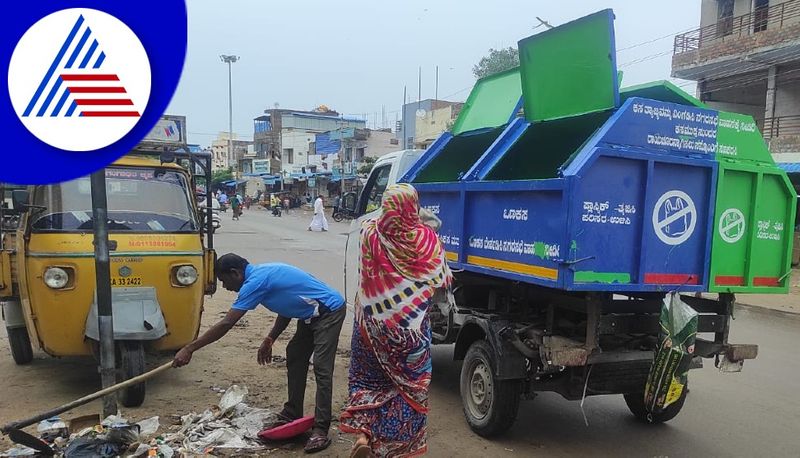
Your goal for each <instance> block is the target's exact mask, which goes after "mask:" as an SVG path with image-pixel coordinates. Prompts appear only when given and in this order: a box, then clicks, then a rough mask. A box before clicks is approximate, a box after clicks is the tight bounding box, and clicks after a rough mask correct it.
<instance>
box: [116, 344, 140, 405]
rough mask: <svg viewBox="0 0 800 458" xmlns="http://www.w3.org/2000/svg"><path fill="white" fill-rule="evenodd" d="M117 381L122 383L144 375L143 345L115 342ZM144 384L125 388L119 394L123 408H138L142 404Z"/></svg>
mask: <svg viewBox="0 0 800 458" xmlns="http://www.w3.org/2000/svg"><path fill="white" fill-rule="evenodd" d="M117 361H118V364H117V367H118V369H119V371H118V374H119V375H118V381H119V382H122V381H125V380H128V379H131V378H133V377H136V376H137V375H141V374H144V371H145V356H144V344H143V343H142V342H137V341H121V342H117ZM144 396H145V382H142V383H138V384H136V385H133V386H130V387H128V388H125V389H124V390H122V391H120V393H119V402H120V403H121V404H122V405H123V406H125V407H139V406H140V405H142V403H143V402H144Z"/></svg>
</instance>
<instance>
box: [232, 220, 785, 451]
mask: <svg viewBox="0 0 800 458" xmlns="http://www.w3.org/2000/svg"><path fill="white" fill-rule="evenodd" d="M308 219H310V214H308V213H306V214H305V216H300V215H294V216H292V215H289V216H285V217H283V218H273V217H270V216H267V215H266V214H265V212H253V211H251V212H249V213H248V215H247V216H246V217H244V218H242V219H241V220H240V221H238V222H231V223H229V222H228V221H225V222H224V223H225V226H224V227H223V229H222V231H221V232H220V235H219V248H220V253H222V252H224V251H226V250H232V251H241V252H246V253H247V255H248V256H249V257H250V258H251V259H252V260H253V261H256V262H260V261H268V260H281V261H286V262H291V263H294V264H296V265H298V266H300V267H303V268H305V269H307V270H309V271H311V272H313V273H314V274H315V275H318V276H319V277H320V278H321V279H323V280H325V281H327V282H329V283H330V284H331V285H334V286H337V287H341V285H342V281H341V271H342V267H341V266H342V263H343V260H342V252H343V247H344V241H345V238H346V237H345V236H344V235H342V234H343V233H345V232H346V230H347V225H345V224H336V223H333V222H332V221H331V231H330V232H328V233H309V232H306V231H305V225H306V224H307V220H308ZM276 244H279V245H278V247H276ZM346 329H347V328H346ZM798 340H800V315H791V314H783V313H778V312H772V311H764V310H761V309H756V308H750V307H747V308H744V307H742V308H740V309H739V310H738V312H737V314H736V320H735V321H734V323H733V326H732V331H731V341H732V342H739V343H757V344H759V346H760V354H759V357H758V359H756V360H754V361H748V362H747V363H746V364H745V368H744V371H743V372H742V373H738V374H724V373H720V372H719V371H718V370H717V369H715V368H714V367H713V362H712V361H710V360H708V361H707V362H706V367H705V368H703V369H700V370H695V371H693V372H692V373H691V375H690V387H691V391H690V395H689V397H688V399H687V403H686V406H685V407H684V409H683V411H682V412H681V414H680V415H679V416H678V417H677V418H675V419H674V420H673V421H672V422H670V423H669V424H666V425H660V426H648V425H642V424H639V423H638V422H636V421H634V420H633V417H632V416H631V415H630V414H629V413H628V410H627V407H626V406H625V403H624V401H623V400H622V397H621V396H602V397H592V398H588V399H587V400H586V402H585V404H584V410H585V413H586V417H587V420H588V422H589V426H588V427H587V426H586V425H585V423H584V420H583V415H582V413H581V409H580V405H579V403H578V402H570V401H566V400H564V399H563V398H561V397H560V396H558V395H556V394H552V393H544V394H542V395H540V396H538V397H537V398H536V399H535V400H533V401H526V402H524V403H523V405H522V406H521V408H520V412H519V417H518V419H517V422H516V424H515V425H514V427H513V428H512V429H511V430H510V431H509V433H508V434H507V435H506V436H504V437H503V438H501V439H498V440H494V441H488V440H485V439H482V438H480V437H478V436H476V435H474V434H473V433H472V432H471V431H470V430H469V428H468V427H467V426H466V423H465V422H464V421H463V417H462V412H461V400H460V397H459V393H458V379H459V372H460V370H461V367H460V364H459V363H457V362H454V361H452V347H450V346H443V347H435V348H434V353H433V354H434V374H433V384H432V392H431V404H432V405H431V408H432V414H431V417H430V431H431V451H432V455H434V456H456V455H459V456H462V457H466V456H476V457H477V456H506V455H508V456H520V455H522V456H533V455H541V456H576V455H582V456H776V457H777V456H793V457H798V456H800V396H798V394H800V356H798V355H797V353H796V349H797V347H798ZM342 341H343V342H347V340H346V338H345V337H344V336H343V338H342Z"/></svg>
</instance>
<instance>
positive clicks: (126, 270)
mask: <svg viewBox="0 0 800 458" xmlns="http://www.w3.org/2000/svg"><path fill="white" fill-rule="evenodd" d="M132 273H133V271H132V270H131V268H130V267H128V266H122V267H120V268H119V276H120V277H130V276H131V274H132Z"/></svg>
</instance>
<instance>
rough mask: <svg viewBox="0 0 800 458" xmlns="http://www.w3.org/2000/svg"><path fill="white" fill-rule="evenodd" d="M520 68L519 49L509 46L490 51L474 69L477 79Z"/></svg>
mask: <svg viewBox="0 0 800 458" xmlns="http://www.w3.org/2000/svg"><path fill="white" fill-rule="evenodd" d="M518 66H519V51H518V50H517V48H514V47H511V46H509V47H508V48H504V49H494V48H492V49H490V50H489V54H487V55H486V56H484V57H482V58H481V60H480V61H478V63H477V64H476V65H475V66H474V67H472V73H473V74H474V75H475V78H479V79H480V78H484V77H487V76H489V75H494V74H495V73H500V72H502V71H505V70H509V69H512V68H514V67H518Z"/></svg>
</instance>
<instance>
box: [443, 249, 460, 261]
mask: <svg viewBox="0 0 800 458" xmlns="http://www.w3.org/2000/svg"><path fill="white" fill-rule="evenodd" d="M444 257H445V259H447V260H448V261H458V254H457V253H453V252H452V251H445V252H444Z"/></svg>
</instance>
